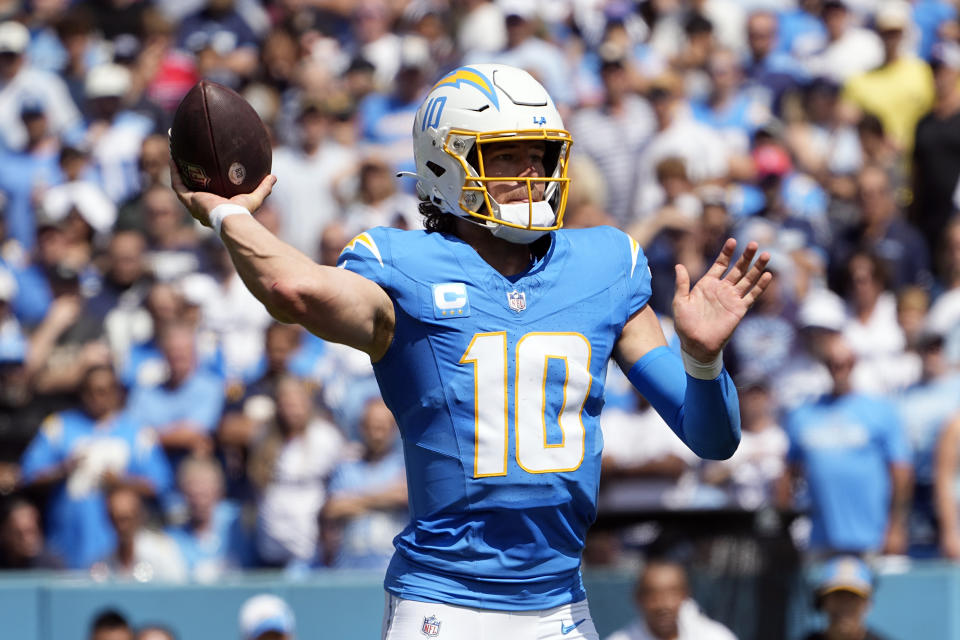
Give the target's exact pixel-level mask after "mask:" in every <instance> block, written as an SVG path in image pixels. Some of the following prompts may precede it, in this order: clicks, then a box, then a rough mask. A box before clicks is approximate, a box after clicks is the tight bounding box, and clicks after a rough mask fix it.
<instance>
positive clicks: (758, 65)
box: [743, 10, 805, 114]
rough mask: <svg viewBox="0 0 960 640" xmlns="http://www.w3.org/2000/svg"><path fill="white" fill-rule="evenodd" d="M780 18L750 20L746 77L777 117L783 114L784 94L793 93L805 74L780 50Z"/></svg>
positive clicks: (758, 15) (768, 15) (767, 15)
mask: <svg viewBox="0 0 960 640" xmlns="http://www.w3.org/2000/svg"><path fill="white" fill-rule="evenodd" d="M778 28H779V26H778V20H777V15H776V14H775V13H772V12H768V11H762V10H761V11H755V12H754V13H751V14H750V15H749V16H748V17H747V48H748V55H747V60H746V61H745V62H744V65H743V75H744V78H745V79H746V81H747V83H748V84H749V85H750V86H751V88H753V89H754V90H756V91H758V92H760V94H761V96H762V97H763V99H764V100H765V102H766V103H767V105H768V106H769V108H770V110H771V111H772V112H773V113H774V114H779V113H780V108H781V103H782V101H783V96H784V94H786V93H788V92H790V91H792V90H793V89H794V88H795V87H796V86H797V85H798V84H799V83H800V81H801V80H802V79H803V78H804V76H805V74H804V72H803V68H802V67H801V65H800V63H799V61H797V60H795V59H793V58H792V57H790V56H789V55H788V54H786V53H783V52H782V51H778V50H777V46H778V45H777V42H778V37H779V36H778V33H777V31H778Z"/></svg>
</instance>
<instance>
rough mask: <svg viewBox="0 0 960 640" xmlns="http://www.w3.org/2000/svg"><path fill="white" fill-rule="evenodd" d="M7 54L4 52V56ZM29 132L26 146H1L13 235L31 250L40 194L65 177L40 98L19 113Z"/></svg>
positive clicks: (1, 184) (0, 185)
mask: <svg viewBox="0 0 960 640" xmlns="http://www.w3.org/2000/svg"><path fill="white" fill-rule="evenodd" d="M2 55H3V54H2V53H0V56H2ZM17 115H18V117H19V119H20V121H21V122H22V126H23V128H24V132H25V138H24V144H23V148H22V149H10V150H7V149H4V148H2V147H0V162H2V163H3V167H4V170H3V172H0V192H2V193H4V194H5V199H6V203H5V206H4V216H5V218H6V229H7V233H8V234H9V235H10V238H12V239H13V240H15V241H16V242H17V243H18V244H19V246H20V247H21V248H22V249H23V250H25V251H30V250H31V249H32V248H33V246H34V243H35V241H36V218H37V213H38V212H37V206H36V205H37V204H38V203H37V199H38V194H39V193H41V192H42V190H43V189H45V188H46V187H48V186H49V185H53V184H57V183H58V182H59V181H60V180H61V172H60V163H59V154H60V141H59V139H58V138H57V136H56V135H55V134H54V132H53V131H52V130H51V128H50V121H49V118H48V116H47V108H46V105H44V104H43V103H42V102H40V101H39V100H24V101H23V103H22V104H20V105H19V108H18V113H17Z"/></svg>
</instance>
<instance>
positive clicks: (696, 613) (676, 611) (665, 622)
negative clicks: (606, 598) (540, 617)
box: [564, 558, 736, 640]
mask: <svg viewBox="0 0 960 640" xmlns="http://www.w3.org/2000/svg"><path fill="white" fill-rule="evenodd" d="M633 597H634V603H635V604H636V607H637V613H638V616H637V618H636V619H635V620H634V621H633V622H631V623H630V625H628V626H626V627H624V628H623V629H620V630H619V631H617V632H616V633H614V634H612V635H610V636H607V638H606V640H736V636H734V635H733V634H732V633H731V632H730V630H729V629H727V628H726V627H724V626H723V625H722V624H720V623H719V622H716V621H714V620H711V619H710V618H708V617H707V616H706V615H705V614H704V613H703V612H702V611H701V610H700V607H699V606H697V603H696V602H694V601H693V599H691V597H690V588H689V585H688V581H687V572H686V570H685V569H684V568H683V565H681V564H679V563H678V562H674V561H671V560H665V559H659V558H651V559H649V560H647V562H646V563H645V564H644V567H643V570H642V571H641V572H640V576H639V578H638V580H637V586H636V589H635V590H634V596H633ZM564 628H567V625H564Z"/></svg>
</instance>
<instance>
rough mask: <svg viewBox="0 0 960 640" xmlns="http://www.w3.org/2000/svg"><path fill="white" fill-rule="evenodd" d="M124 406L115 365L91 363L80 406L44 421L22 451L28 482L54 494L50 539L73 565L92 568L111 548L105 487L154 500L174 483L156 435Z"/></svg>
mask: <svg viewBox="0 0 960 640" xmlns="http://www.w3.org/2000/svg"><path fill="white" fill-rule="evenodd" d="M121 407H122V404H121V390H120V386H119V384H118V383H117V378H116V374H114V372H113V369H112V368H110V367H109V366H102V365H101V366H96V367H93V368H91V369H89V370H88V371H87V373H86V375H85V376H84V378H83V381H82V383H81V386H80V407H78V408H76V409H68V410H66V411H61V412H60V413H56V414H53V415H52V416H50V417H49V418H47V420H46V421H44V423H43V425H42V426H41V428H40V432H39V433H38V434H37V436H36V438H34V440H33V441H32V442H31V443H30V446H29V447H28V448H27V451H26V453H25V454H24V456H23V479H24V483H25V485H26V486H27V487H28V488H30V489H33V490H44V489H46V490H50V491H51V492H52V493H51V495H50V497H49V500H48V503H47V514H46V525H47V533H48V540H49V543H50V547H51V550H52V551H53V552H55V553H58V554H59V555H61V556H62V557H63V558H64V559H65V561H66V564H67V566H68V567H71V568H85V567H89V566H90V565H91V564H93V563H94V562H95V561H97V560H99V559H100V558H102V557H103V556H104V555H106V554H107V553H108V552H110V551H111V550H112V549H113V547H114V544H115V537H114V532H113V529H112V527H111V526H110V523H109V521H108V519H107V509H106V503H105V493H106V491H107V490H108V489H109V488H110V487H112V486H115V485H118V484H121V483H123V484H125V485H129V486H131V487H133V488H135V489H136V490H137V491H138V493H140V494H141V495H142V496H144V497H154V496H160V495H162V494H164V493H165V492H166V491H167V489H168V488H169V487H170V484H171V474H170V467H169V465H168V464H167V461H166V458H165V457H164V455H163V451H161V450H160V449H159V448H158V447H157V445H156V434H155V433H154V431H153V430H152V429H149V428H146V427H143V426H142V423H140V422H137V421H136V420H134V419H132V418H131V416H130V415H129V414H127V413H121V411H120V410H121Z"/></svg>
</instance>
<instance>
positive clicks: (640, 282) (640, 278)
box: [600, 227, 653, 318]
mask: <svg viewBox="0 0 960 640" xmlns="http://www.w3.org/2000/svg"><path fill="white" fill-rule="evenodd" d="M608 228H609V229H610V230H611V231H612V234H611V236H612V242H611V247H610V255H612V256H619V257H620V258H621V260H623V271H624V279H625V285H626V292H625V293H626V299H627V318H629V317H630V316H632V315H633V314H634V313H636V312H637V311H639V310H640V309H642V308H643V307H644V305H646V304H647V302H648V301H649V300H650V294H651V293H652V292H653V288H652V284H651V282H652V280H653V276H652V274H651V273H650V266H649V265H648V264H647V256H646V255H645V254H644V253H643V249H642V248H641V247H640V243H639V242H637V241H636V240H634V239H633V238H631V237H630V236H629V235H627V234H626V233H624V232H623V231H620V230H619V229H615V228H613V227H608ZM600 250H601V251H603V248H602V247H601V248H600Z"/></svg>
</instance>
